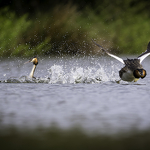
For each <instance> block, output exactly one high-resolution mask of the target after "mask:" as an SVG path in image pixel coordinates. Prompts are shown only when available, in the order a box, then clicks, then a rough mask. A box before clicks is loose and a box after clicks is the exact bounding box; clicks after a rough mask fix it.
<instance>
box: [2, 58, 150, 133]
mask: <svg viewBox="0 0 150 150" xmlns="http://www.w3.org/2000/svg"><path fill="white" fill-rule="evenodd" d="M124 58H125V57H124ZM129 58H130V57H129ZM131 58H132V57H131ZM26 61H27V60H26V59H18V58H17V59H7V60H1V62H0V70H1V72H0V81H1V83H0V126H1V127H10V126H15V127H17V128H24V127H25V128H36V127H38V126H42V127H49V126H57V127H59V128H62V129H68V128H72V127H80V128H82V129H83V130H84V131H85V132H100V133H106V134H110V133H116V132H120V131H121V132H126V131H129V130H131V129H138V130H145V129H147V128H150V118H149V114H150V98H149V97H150V92H149V91H150V75H149V74H150V68H149V63H150V59H149V58H147V59H146V60H145V61H144V62H143V66H144V68H145V69H146V70H147V76H146V78H144V79H143V80H142V79H140V80H139V81H138V82H137V83H128V82H124V81H121V83H120V84H117V83H116V80H119V76H118V71H119V69H120V68H121V67H123V65H122V64H121V63H120V62H118V61H117V60H114V59H113V58H110V57H84V58H71V57H69V58H67V57H66V58H39V65H38V66H37V69H36V71H35V77H38V78H37V79H34V80H31V79H29V78H27V76H28V74H29V73H30V71H31V69H32V63H28V64H25V65H24V62H26Z"/></svg>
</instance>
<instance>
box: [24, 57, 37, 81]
mask: <svg viewBox="0 0 150 150" xmlns="http://www.w3.org/2000/svg"><path fill="white" fill-rule="evenodd" d="M29 62H33V68H32V70H31V72H30V75H29V77H30V78H35V77H34V72H35V69H36V66H37V65H38V60H37V58H36V57H33V58H32V59H30V60H29V61H27V62H25V64H26V63H29Z"/></svg>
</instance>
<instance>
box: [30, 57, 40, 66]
mask: <svg viewBox="0 0 150 150" xmlns="http://www.w3.org/2000/svg"><path fill="white" fill-rule="evenodd" d="M29 62H33V64H34V65H38V60H37V58H36V57H33V58H32V59H31V60H29Z"/></svg>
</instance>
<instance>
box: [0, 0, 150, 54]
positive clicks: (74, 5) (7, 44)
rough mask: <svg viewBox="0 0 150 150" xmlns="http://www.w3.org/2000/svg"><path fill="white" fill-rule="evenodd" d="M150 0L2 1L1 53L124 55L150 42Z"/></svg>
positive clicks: (143, 48)
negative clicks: (103, 52) (105, 50)
mask: <svg viewBox="0 0 150 150" xmlns="http://www.w3.org/2000/svg"><path fill="white" fill-rule="evenodd" d="M149 8H150V1H149V0H123V1H121V0H115V1H112V0H100V1H98V0H92V1H91V0H82V1H81V0H72V1H68V0H55V1H50V0H1V1H0V22H1V24H0V32H1V35H0V43H1V46H0V56H6V57H8V56H30V55H35V54H39V55H47V54H49V55H50V54H54V55H57V54H59V55H61V54H67V55H68V54H71V55H72V54H73V55H74V54H87V55H89V54H90V55H91V54H99V53H100V51H99V49H98V48H97V47H95V46H94V44H92V42H91V39H92V38H94V39H96V41H97V42H98V43H100V44H102V45H103V46H104V47H106V48H108V49H109V50H112V51H114V52H116V53H117V52H120V53H124V54H135V53H140V52H142V51H144V50H145V49H146V45H147V43H148V41H149V40H150V37H149V35H150V30H149V24H150V19H149V18H150V9H149Z"/></svg>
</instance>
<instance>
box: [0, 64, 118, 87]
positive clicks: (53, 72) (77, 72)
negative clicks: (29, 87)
mask: <svg viewBox="0 0 150 150" xmlns="http://www.w3.org/2000/svg"><path fill="white" fill-rule="evenodd" d="M104 68H105V67H101V66H100V65H99V67H77V66H72V67H71V68H70V69H68V68H65V67H64V66H63V65H53V66H51V67H50V68H49V69H48V70H47V71H48V74H49V75H48V76H46V77H40V78H33V79H31V78H29V77H28V76H22V77H20V78H8V79H6V80H4V81H1V82H3V83H50V84H68V83H70V84H76V83H87V84H94V83H102V82H108V81H112V82H113V81H116V80H118V79H117V77H118V71H115V68H114V65H112V66H111V69H110V70H111V71H106V70H105V69H104Z"/></svg>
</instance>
